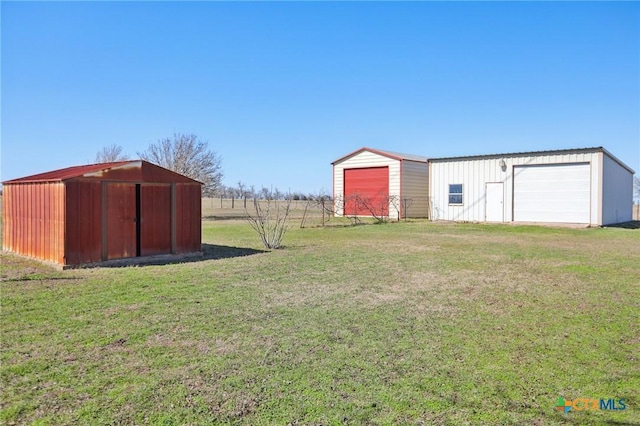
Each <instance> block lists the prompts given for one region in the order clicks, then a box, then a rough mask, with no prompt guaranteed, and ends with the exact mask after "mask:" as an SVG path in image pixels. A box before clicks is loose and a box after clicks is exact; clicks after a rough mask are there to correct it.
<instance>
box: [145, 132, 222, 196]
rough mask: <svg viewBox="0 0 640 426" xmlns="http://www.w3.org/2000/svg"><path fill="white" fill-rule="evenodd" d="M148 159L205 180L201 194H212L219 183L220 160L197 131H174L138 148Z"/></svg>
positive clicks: (183, 173)
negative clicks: (144, 146) (171, 134)
mask: <svg viewBox="0 0 640 426" xmlns="http://www.w3.org/2000/svg"><path fill="white" fill-rule="evenodd" d="M138 155H139V156H140V158H142V159H143V160H147V161H149V162H152V163H154V164H157V165H159V166H162V167H164V168H167V169H169V170H173V171H174V172H176V173H180V174H182V175H185V176H187V177H190V178H191V179H195V180H197V181H200V182H202V183H203V184H204V188H203V191H202V192H203V195H205V196H212V195H214V194H215V193H216V191H217V190H218V189H219V188H220V187H221V185H222V164H221V163H222V160H221V159H220V157H219V156H218V155H217V154H216V153H215V152H214V151H211V150H209V148H208V144H207V142H203V141H201V140H199V139H198V137H197V136H196V135H193V134H191V135H186V134H182V133H176V134H174V135H173V139H170V138H166V139H161V140H159V141H158V142H156V143H152V144H150V145H149V148H147V150H146V151H143V152H138Z"/></svg>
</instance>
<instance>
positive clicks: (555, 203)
mask: <svg viewBox="0 0 640 426" xmlns="http://www.w3.org/2000/svg"><path fill="white" fill-rule="evenodd" d="M633 173H634V171H633V170H632V169H630V168H629V167H628V166H627V165H625V164H624V163H622V162H621V161H620V160H618V159H617V158H616V157H614V156H613V155H612V154H611V153H609V152H608V151H607V150H605V149H604V148H602V147H596V148H582V149H566V150H556V151H537V152H521V153H509V154H494V155H481V156H467V157H450V158H431V159H428V160H427V159H426V157H419V156H413V155H406V154H397V153H391V152H387V151H380V150H374V149H370V148H362V149H360V150H358V151H355V152H353V153H351V154H349V155H347V156H345V157H342V158H340V159H338V160H336V161H335V162H334V163H333V188H334V199H336V200H341V199H342V200H349V199H350V197H353V195H354V194H357V195H365V196H366V197H369V198H370V199H373V198H376V197H378V199H382V197H384V196H385V195H386V196H387V200H388V199H389V198H390V196H391V198H394V197H395V198H397V199H400V200H407V199H410V200H411V201H410V203H409V204H410V205H411V208H410V209H409V211H408V212H406V213H408V214H405V212H403V210H402V203H400V204H399V205H400V207H396V205H397V204H398V203H390V204H388V211H386V212H385V211H383V212H382V213H386V214H387V215H388V216H389V217H391V218H396V217H397V218H402V217H429V218H430V219H433V220H452V221H471V222H542V223H576V224H586V225H609V224H615V223H622V222H626V221H630V220H631V219H632V217H631V212H632V187H633ZM336 207H337V210H336V214H337V215H362V216H370V215H371V214H367V211H366V209H362V208H359V207H358V206H357V204H354V203H353V202H352V203H351V204H349V202H343V203H342V205H340V203H337V205H336ZM378 213H381V212H378Z"/></svg>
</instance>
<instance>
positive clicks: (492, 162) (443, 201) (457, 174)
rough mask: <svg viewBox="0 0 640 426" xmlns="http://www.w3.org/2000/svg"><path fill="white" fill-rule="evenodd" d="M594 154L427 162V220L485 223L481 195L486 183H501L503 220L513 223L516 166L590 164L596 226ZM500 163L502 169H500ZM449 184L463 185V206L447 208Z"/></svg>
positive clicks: (596, 194)
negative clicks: (503, 163) (503, 209)
mask: <svg viewBox="0 0 640 426" xmlns="http://www.w3.org/2000/svg"><path fill="white" fill-rule="evenodd" d="M597 157H598V152H586V153H568V154H553V155H540V156H523V157H508V156H505V157H502V158H501V157H492V158H485V159H481V158H474V159H461V160H455V159H452V160H440V161H437V160H436V161H431V162H430V165H429V167H430V170H429V174H430V177H429V182H430V183H429V192H430V197H431V203H432V211H431V218H432V219H434V220H438V219H441V220H454V221H479V222H483V221H485V202H486V199H485V191H486V185H485V184H486V183H487V182H504V184H505V185H504V186H505V198H504V208H505V212H504V218H505V221H506V222H510V221H512V220H513V171H514V166H516V165H534V164H564V163H581V162H589V163H591V170H592V179H591V182H592V190H591V205H592V208H591V223H593V224H597V223H598V215H597V209H595V208H593V206H596V205H598V203H599V195H598V193H599V191H598V190H597V188H598V186H597V185H598V179H597V176H598V173H599V170H600V167H599V166H598V161H597ZM501 159H504V161H505V163H506V167H505V169H504V170H502V169H501V168H500V165H499V164H500V160H501ZM449 184H462V185H463V204H462V205H460V206H458V205H449V202H448V201H449V198H448V195H449Z"/></svg>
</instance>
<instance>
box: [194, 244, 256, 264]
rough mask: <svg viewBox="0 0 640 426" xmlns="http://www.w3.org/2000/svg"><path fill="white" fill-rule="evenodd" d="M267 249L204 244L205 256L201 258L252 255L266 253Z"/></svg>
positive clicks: (212, 258) (211, 258) (213, 258)
mask: <svg viewBox="0 0 640 426" xmlns="http://www.w3.org/2000/svg"><path fill="white" fill-rule="evenodd" d="M266 252H267V250H256V249H252V248H246V247H231V246H219V245H216V244H202V253H203V256H202V258H201V259H199V260H215V259H230V258H233V257H243V256H251V255H253V254H260V253H266Z"/></svg>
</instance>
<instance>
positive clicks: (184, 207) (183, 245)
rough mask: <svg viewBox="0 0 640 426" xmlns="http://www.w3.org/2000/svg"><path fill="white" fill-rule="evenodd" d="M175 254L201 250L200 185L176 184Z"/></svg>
mask: <svg viewBox="0 0 640 426" xmlns="http://www.w3.org/2000/svg"><path fill="white" fill-rule="evenodd" d="M175 192H176V246H175V252H176V253H193V252H198V251H201V250H202V195H201V187H200V184H180V183H178V184H176V191H175Z"/></svg>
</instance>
